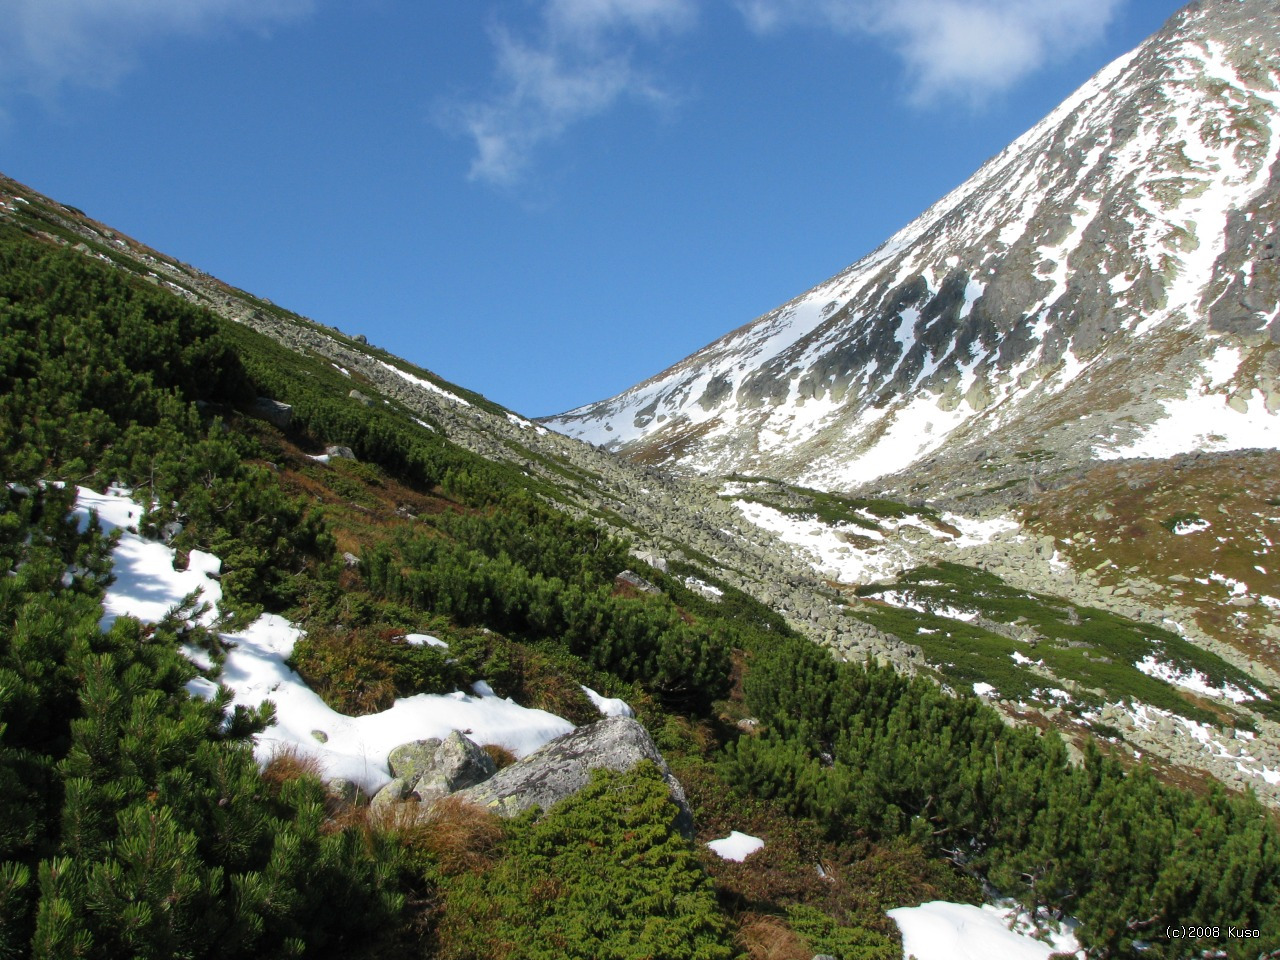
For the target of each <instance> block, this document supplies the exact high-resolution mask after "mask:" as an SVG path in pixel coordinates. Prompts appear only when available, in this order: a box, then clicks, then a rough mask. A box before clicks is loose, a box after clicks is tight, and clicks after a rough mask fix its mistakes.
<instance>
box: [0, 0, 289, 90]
mask: <svg viewBox="0 0 1280 960" xmlns="http://www.w3.org/2000/svg"><path fill="white" fill-rule="evenodd" d="M311 6H312V0H0V11H2V12H3V14H4V18H3V19H4V26H3V29H0V96H9V95H12V94H14V93H16V92H24V93H33V94H36V95H39V96H49V95H52V94H54V93H56V92H57V90H58V89H59V88H61V87H63V86H64V85H67V84H75V85H85V86H97V87H103V86H110V85H111V84H112V83H114V82H116V81H117V80H118V79H119V78H120V76H121V75H122V74H124V73H125V72H127V71H128V70H129V69H130V68H131V67H132V66H133V65H134V63H135V62H136V57H137V56H138V54H139V51H140V49H141V48H142V47H143V46H144V45H145V44H147V43H149V42H153V41H155V40H158V39H162V38H164V37H169V36H175V35H185V36H193V35H198V34H203V33H206V32H209V31H212V30H217V29H222V28H226V27H249V28H256V29H261V28H263V27H266V26H269V25H271V24H273V23H278V22H280V21H283V20H286V19H289V18H292V17H296V16H299V15H301V14H304V13H306V12H308V11H309V10H310V9H311Z"/></svg>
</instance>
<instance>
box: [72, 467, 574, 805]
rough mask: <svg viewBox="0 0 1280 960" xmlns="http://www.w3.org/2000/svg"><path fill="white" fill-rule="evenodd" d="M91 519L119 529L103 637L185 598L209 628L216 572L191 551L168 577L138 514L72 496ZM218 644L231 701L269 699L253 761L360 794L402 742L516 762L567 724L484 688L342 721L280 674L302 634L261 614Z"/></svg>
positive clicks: (209, 689) (129, 507)
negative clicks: (282, 753)
mask: <svg viewBox="0 0 1280 960" xmlns="http://www.w3.org/2000/svg"><path fill="white" fill-rule="evenodd" d="M91 511H92V512H95V513H96V514H97V515H98V518H99V522H100V523H101V525H102V527H103V529H104V530H106V531H108V532H110V531H112V530H119V531H120V541H119V543H118V544H117V545H116V547H115V549H114V550H113V552H112V561H113V566H112V572H113V574H114V575H115V582H114V583H112V584H111V586H110V587H108V588H107V591H106V596H105V597H104V599H103V609H104V611H105V613H104V615H103V618H102V627H103V629H106V628H109V627H110V626H111V624H112V623H114V622H115V620H116V619H117V618H118V617H122V616H129V617H136V618H137V619H139V620H142V621H143V622H146V623H155V622H156V621H158V620H160V619H162V618H163V617H164V616H165V615H166V614H167V613H168V612H169V611H170V610H172V609H173V608H174V607H176V606H178V605H179V604H181V603H182V601H183V600H184V599H185V598H186V597H187V596H189V595H191V594H192V593H198V594H199V596H200V599H201V601H202V602H203V603H205V604H208V610H207V611H206V612H205V613H204V614H203V616H202V617H201V618H200V619H201V622H202V623H203V624H204V625H206V626H211V625H212V624H213V623H214V622H215V620H216V617H217V605H218V603H219V602H220V601H221V600H222V587H221V585H220V584H219V583H218V581H217V580H216V579H214V576H215V575H216V574H217V572H218V571H219V570H220V568H221V561H219V560H218V558H217V557H215V556H213V555H212V554H207V553H202V552H200V551H198V550H197V551H192V554H191V561H190V564H189V566H188V568H187V569H186V570H183V571H178V570H175V569H174V568H173V562H174V551H173V550H171V549H170V548H169V547H166V546H165V545H164V544H162V543H157V542H155V541H150V540H146V539H144V538H142V537H141V536H139V535H138V534H137V533H136V532H135V531H136V525H137V522H138V520H139V518H140V517H141V515H142V508H141V507H140V506H139V505H138V504H137V503H135V502H133V501H132V500H130V499H128V498H127V497H125V496H122V495H121V494H119V493H118V492H117V493H114V494H112V493H108V494H99V493H96V492H95V491H93V490H87V489H85V488H79V490H78V499H77V504H76V507H75V516H76V517H77V518H78V520H79V522H80V524H81V527H82V529H83V528H84V527H85V526H86V525H87V524H88V522H89V514H90V512H91ZM220 636H221V637H222V640H223V642H224V643H226V644H227V645H228V646H229V647H230V650H229V652H228V653H227V657H226V660H225V662H224V663H223V666H222V672H221V674H220V676H219V677H218V680H219V681H220V682H221V683H222V684H223V685H225V686H227V687H229V688H230V689H231V690H232V692H233V693H234V695H235V698H234V701H233V703H234V704H237V705H244V706H246V707H256V706H257V705H258V704H259V703H261V702H262V701H263V700H265V699H270V700H271V701H272V702H273V703H274V704H275V707H276V722H275V724H274V725H272V726H271V727H268V728H267V730H265V731H264V732H263V733H261V734H259V735H258V736H257V737H256V738H255V740H256V742H255V749H254V753H255V756H257V758H258V760H259V762H262V763H265V762H266V761H267V760H269V759H270V758H271V756H272V755H273V754H274V753H275V752H277V751H278V750H281V749H285V748H292V749H295V750H297V751H298V752H299V753H300V754H302V755H303V756H309V757H314V758H315V759H316V760H317V761H319V763H320V765H321V768H322V769H323V771H324V775H325V776H326V777H329V778H335V777H345V778H347V779H349V780H352V781H354V782H355V783H357V784H359V785H360V786H361V787H362V788H364V789H365V790H366V791H368V792H373V791H375V790H377V789H378V788H379V787H381V786H382V785H383V784H385V783H387V782H388V781H389V780H390V779H391V776H390V773H389V772H388V770H387V755H388V754H389V753H390V752H391V750H392V749H393V748H395V747H397V746H399V745H400V744H402V743H405V742H407V741H409V740H421V739H425V738H428V737H440V738H444V737H446V736H448V735H449V733H451V732H452V731H454V730H461V731H463V732H464V733H466V734H467V736H469V737H470V738H471V739H472V740H474V741H475V742H476V743H479V744H497V745H499V746H502V747H505V748H506V749H508V750H510V751H511V752H512V753H514V754H515V755H516V756H517V757H524V756H527V755H528V754H530V753H532V752H533V751H534V750H537V749H538V748H539V747H541V746H543V745H544V744H546V743H547V742H549V741H550V740H554V739H555V738H556V737H559V736H563V735H564V734H566V733H568V732H570V731H571V730H573V724H571V723H570V722H569V721H568V720H565V719H564V718H562V717H557V716H555V715H554V714H551V713H547V712H546V711H543V710H530V709H528V708H526V707H522V706H519V705H518V704H516V703H514V702H512V701H511V700H510V699H502V698H500V697H498V696H496V695H495V694H494V693H493V691H492V690H490V689H489V688H488V687H487V685H483V684H477V685H476V687H475V688H473V694H474V695H473V694H467V693H463V692H461V691H458V692H455V693H450V694H445V695H437V694H419V695H417V696H413V697H406V698H402V699H400V700H397V701H396V702H395V703H394V704H393V705H392V706H391V707H390V708H388V709H387V710H384V711H382V712H381V713H376V714H372V715H369V716H363V717H349V716H346V715H344V714H340V713H338V712H337V711H336V710H333V709H332V708H331V707H329V706H328V705H326V704H325V703H324V701H322V700H321V699H320V697H319V696H317V695H316V694H315V693H314V692H313V691H312V690H311V689H310V688H309V687H308V686H307V685H306V684H305V683H303V681H302V678H301V677H300V676H298V674H297V673H295V672H294V671H293V670H292V669H290V668H289V667H288V666H287V664H286V661H287V660H288V658H289V656H290V655H291V654H292V653H293V647H294V644H295V643H296V642H297V641H298V639H299V638H300V637H301V636H302V631H301V630H299V629H298V628H297V627H296V626H295V625H294V624H292V623H290V622H289V621H288V620H286V619H285V618H284V617H280V616H277V615H275V614H264V615H262V616H261V617H259V618H258V619H257V620H255V621H254V622H253V623H252V624H250V625H249V626H248V627H247V628H246V629H244V630H241V631H238V632H228V633H221V634H220ZM413 636H415V637H417V636H421V637H422V638H423V639H422V642H423V643H430V642H431V641H432V640H435V638H433V637H426V636H425V635H420V634H415V635H413ZM411 642H412V641H411ZM435 642H436V643H440V641H439V640H436V641H435ZM433 645H434V644H433ZM196 659H197V665H202V663H203V664H204V665H207V663H208V661H207V658H205V657H204V656H203V652H201V656H200V657H198V658H196ZM187 689H188V690H189V691H190V692H191V693H192V695H193V696H200V697H212V696H213V695H214V692H215V690H216V686H215V684H214V683H213V682H212V681H210V680H208V679H206V678H197V679H195V680H192V681H191V682H190V683H189V684H188V685H187Z"/></svg>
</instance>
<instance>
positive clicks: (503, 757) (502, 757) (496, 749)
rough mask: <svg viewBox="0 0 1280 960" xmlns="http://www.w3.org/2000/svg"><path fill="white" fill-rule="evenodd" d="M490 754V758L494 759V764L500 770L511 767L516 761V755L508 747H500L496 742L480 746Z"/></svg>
mask: <svg viewBox="0 0 1280 960" xmlns="http://www.w3.org/2000/svg"><path fill="white" fill-rule="evenodd" d="M480 749H481V750H483V751H484V752H485V753H487V754H488V755H489V759H490V760H492V761H493V765H494V766H495V767H497V768H498V769H499V770H501V769H503V768H504V767H509V766H511V765H512V764H513V763H515V762H516V755H515V754H514V753H512V752H511V751H510V750H508V749H507V748H506V747H500V746H498V745H497V744H496V743H486V744H485V745H484V746H483V747H481V748H480Z"/></svg>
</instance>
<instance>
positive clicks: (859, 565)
mask: <svg viewBox="0 0 1280 960" xmlns="http://www.w3.org/2000/svg"><path fill="white" fill-rule="evenodd" d="M743 492H744V491H743V489H742V485H741V484H736V483H733V484H726V485H725V486H724V487H723V488H722V489H721V493H722V495H725V496H734V495H738V494H741V493H743ZM733 505H734V506H735V507H737V508H738V510H739V512H741V514H742V516H743V517H744V518H745V519H747V520H749V521H750V522H751V523H753V524H755V525H756V526H757V527H760V528H761V529H763V530H767V531H769V532H770V533H773V534H776V535H777V536H778V538H779V539H780V540H782V541H783V542H784V543H788V544H790V545H791V546H793V547H796V548H798V551H799V553H800V554H801V556H803V557H804V559H806V560H807V561H808V562H809V564H810V565H811V566H812V567H813V569H814V570H816V571H817V572H818V573H820V574H822V575H823V576H825V577H830V578H831V579H833V580H838V581H839V582H841V583H859V584H861V583H876V582H880V581H884V580H889V579H892V578H893V577H896V576H897V575H898V574H900V573H902V572H903V571H905V570H910V569H911V568H913V567H916V566H919V565H920V564H921V563H924V562H926V558H927V557H928V556H930V555H931V554H932V553H935V552H936V553H939V554H940V555H941V553H942V550H938V551H933V550H930V549H929V548H928V547H921V546H919V545H917V546H911V545H908V544H907V543H903V542H899V541H898V540H896V539H893V538H892V536H893V535H895V534H898V533H899V532H900V531H907V532H911V533H918V536H919V537H923V538H925V541H926V542H929V543H932V544H934V545H936V546H938V547H942V548H943V549H945V550H947V551H950V550H953V549H966V548H969V547H975V546H981V545H983V544H987V543H990V542H991V541H993V540H996V539H998V538H1002V537H1008V536H1015V535H1017V533H1018V531H1019V529H1020V527H1019V526H1018V522H1017V521H1016V520H1014V519H1013V518H1012V517H1008V516H994V517H988V518H986V519H979V518H976V517H962V516H960V515H959V514H954V513H948V514H944V515H943V517H942V520H943V522H944V523H945V524H947V525H949V526H950V527H952V528H954V529H955V530H957V531H959V536H954V535H953V534H951V533H948V532H946V531H944V530H941V529H939V528H938V526H937V525H935V524H934V523H933V522H932V521H930V520H928V519H925V518H923V517H920V516H914V515H911V516H905V517H877V516H874V515H872V514H871V513H869V512H867V511H863V514H864V515H865V516H866V517H867V519H868V520H870V521H872V522H874V523H875V524H876V525H877V527H878V529H877V528H872V527H863V526H859V525H858V524H853V523H841V524H834V525H833V524H827V523H824V522H823V521H821V520H819V519H817V518H816V517H812V516H808V517H806V516H798V515H795V514H789V513H783V512H782V511H781V510H778V509H777V508H775V507H770V506H767V505H765V504H762V503H755V502H753V501H750V500H734V501H733ZM907 528H914V529H913V530H907ZM882 531H887V532H888V534H889V536H886V533H885V532H882ZM851 540H854V541H856V544H855V543H851V542H850V541H851ZM880 599H882V600H888V598H887V597H881V598H880ZM938 612H939V613H940V615H942V616H948V615H949V614H946V613H941V612H940V611H938ZM970 618H971V615H969V616H966V617H961V619H970Z"/></svg>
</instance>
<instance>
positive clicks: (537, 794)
mask: <svg viewBox="0 0 1280 960" xmlns="http://www.w3.org/2000/svg"><path fill="white" fill-rule="evenodd" d="M642 760H649V761H651V762H652V763H654V764H655V765H656V766H657V767H658V769H659V770H660V771H661V773H662V776H663V779H664V780H666V782H667V788H668V789H669V790H670V792H671V799H672V800H673V801H674V802H675V804H676V806H677V807H678V808H679V813H678V814H677V816H676V818H675V826H676V828H677V829H678V830H680V832H681V833H683V834H685V835H686V836H692V833H693V815H692V814H691V813H690V811H689V803H688V801H687V800H686V799H685V795H684V788H683V787H681V786H680V781H679V780H677V779H676V778H675V777H674V776H673V775H672V773H671V769H670V768H669V767H668V766H667V762H666V761H665V760H664V759H663V758H662V754H661V753H660V752H659V751H658V748H657V746H656V745H655V744H654V742H653V738H651V737H650V736H649V732H648V731H647V730H645V728H644V727H643V726H642V725H641V724H640V723H639V722H638V721H636V720H633V719H631V718H630V717H609V718H608V719H605V720H601V721H600V722H599V723H593V724H590V725H588V726H583V727H579V728H578V729H577V730H574V731H573V732H572V733H566V734H565V735H564V736H563V737H557V738H556V739H555V740H552V741H551V742H550V743H548V744H547V745H546V746H544V747H542V749H540V750H537V751H536V752H534V753H531V754H530V755H529V756H527V757H525V758H524V759H523V760H517V761H516V762H515V763H513V764H511V766H509V767H505V768H504V769H502V770H499V771H498V772H497V773H496V774H494V776H493V777H491V778H490V779H488V780H486V781H485V782H484V783H482V784H480V785H479V786H476V787H471V788H470V789H467V790H461V791H459V792H458V794H457V795H458V796H459V797H460V798H462V799H464V800H469V801H470V802H472V803H475V804H478V805H480V806H482V807H486V808H488V809H490V810H492V811H494V812H495V813H497V814H499V815H500V816H503V817H515V816H518V815H519V814H521V813H523V812H524V811H525V810H528V809H530V808H531V807H541V808H542V809H543V810H547V809H550V808H551V807H553V806H554V805H555V804H557V803H558V802H559V801H561V800H563V799H565V798H566V797H570V796H572V795H573V794H575V793H577V792H578V791H579V790H581V789H582V788H583V787H585V786H586V785H587V782H588V780H589V779H590V777H591V771H592V770H601V769H603V770H615V771H618V772H619V773H621V772H624V771H626V770H630V769H631V768H632V767H634V766H635V765H636V764H637V763H639V762H641V761H642Z"/></svg>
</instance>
